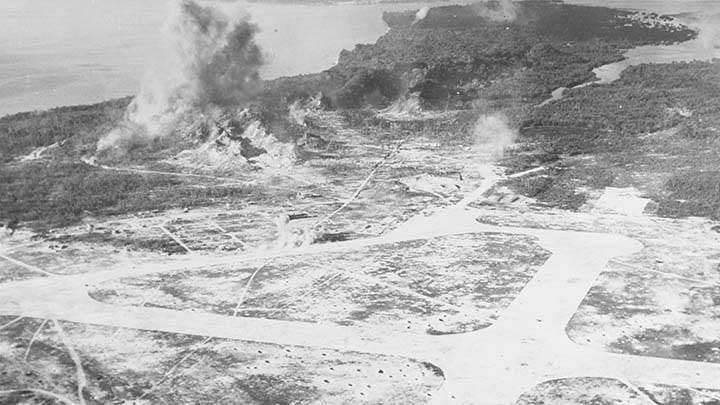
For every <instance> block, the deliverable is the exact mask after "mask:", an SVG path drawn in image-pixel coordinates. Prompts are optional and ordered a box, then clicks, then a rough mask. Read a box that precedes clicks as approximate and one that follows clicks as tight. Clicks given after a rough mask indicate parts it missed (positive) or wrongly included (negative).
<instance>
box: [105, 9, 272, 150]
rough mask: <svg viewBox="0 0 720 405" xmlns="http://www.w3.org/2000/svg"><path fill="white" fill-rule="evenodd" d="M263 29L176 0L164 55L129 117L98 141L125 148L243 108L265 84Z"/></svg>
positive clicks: (242, 17) (165, 31)
mask: <svg viewBox="0 0 720 405" xmlns="http://www.w3.org/2000/svg"><path fill="white" fill-rule="evenodd" d="M256 31H257V28H256V27H255V26H254V25H253V24H251V23H250V22H249V16H248V15H247V14H244V13H242V15H240V16H238V17H234V18H231V17H230V16H228V15H225V14H223V13H221V12H220V11H218V10H216V9H213V8H210V7H203V6H200V5H198V4H197V3H195V2H194V1H193V0H174V1H173V3H172V11H171V13H170V15H169V18H168V19H167V21H166V23H165V25H164V27H163V34H164V35H163V37H164V49H165V51H166V52H165V53H166V54H163V55H158V59H159V60H158V61H157V62H156V63H155V66H153V67H152V68H151V69H150V70H149V71H148V73H147V75H146V77H145V79H144V81H143V83H142V87H141V90H140V93H139V94H138V96H137V97H136V98H135V100H134V101H133V102H132V104H131V105H130V106H129V107H128V110H127V112H126V117H125V120H124V122H123V123H122V124H121V125H120V126H119V127H118V128H116V129H115V130H114V131H112V132H111V133H109V134H108V135H107V136H106V137H104V138H103V139H101V140H100V141H99V142H98V150H100V151H102V150H104V149H108V148H111V147H120V148H123V147H125V146H127V145H128V144H132V143H138V142H147V141H149V140H152V139H155V138H160V137H165V136H169V135H171V134H172V133H173V132H175V131H177V130H178V128H179V127H182V126H183V123H186V124H187V122H190V123H196V120H197V117H199V116H205V115H212V112H213V110H217V109H221V108H227V107H235V108H240V107H242V106H243V104H244V103H245V102H247V101H248V100H249V99H250V98H251V97H252V96H253V95H255V94H256V92H257V91H258V90H259V87H260V76H259V73H258V69H259V68H260V66H261V64H262V53H261V51H260V48H259V47H258V46H257V45H256V44H255V42H254V36H255V33H256Z"/></svg>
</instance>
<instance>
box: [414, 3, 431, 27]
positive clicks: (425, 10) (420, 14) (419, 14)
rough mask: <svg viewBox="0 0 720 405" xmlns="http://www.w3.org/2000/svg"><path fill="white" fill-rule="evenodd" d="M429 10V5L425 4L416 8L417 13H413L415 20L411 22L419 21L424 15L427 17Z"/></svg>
mask: <svg viewBox="0 0 720 405" xmlns="http://www.w3.org/2000/svg"><path fill="white" fill-rule="evenodd" d="M429 11H430V7H427V6H425V7H423V8H421V9H420V10H418V11H417V13H415V21H413V24H416V23H418V22H419V21H422V20H424V19H425V17H427V15H428V12H429Z"/></svg>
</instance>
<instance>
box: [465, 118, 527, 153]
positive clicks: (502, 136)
mask: <svg viewBox="0 0 720 405" xmlns="http://www.w3.org/2000/svg"><path fill="white" fill-rule="evenodd" d="M473 136H474V141H475V150H477V151H478V152H482V153H484V154H488V155H489V156H490V157H491V158H492V159H500V158H502V157H503V155H504V154H505V151H506V150H507V149H508V148H509V147H510V146H511V145H512V144H513V143H514V142H515V139H516V138H517V130H516V129H513V128H512V127H511V126H510V123H509V120H508V118H507V116H505V114H502V113H492V114H487V115H483V116H481V117H480V118H478V120H477V121H476V122H475V126H474V128H473Z"/></svg>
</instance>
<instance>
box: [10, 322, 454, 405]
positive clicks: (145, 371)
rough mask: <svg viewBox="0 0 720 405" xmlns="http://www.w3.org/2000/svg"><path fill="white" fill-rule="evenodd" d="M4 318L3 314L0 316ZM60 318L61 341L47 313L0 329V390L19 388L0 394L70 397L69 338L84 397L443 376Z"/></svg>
mask: <svg viewBox="0 0 720 405" xmlns="http://www.w3.org/2000/svg"><path fill="white" fill-rule="evenodd" d="M9 320H12V318H10V317H0V324H4V323H5V322H7V321H9ZM39 327H41V329H39V333H37V334H36V335H35V337H34V339H33V335H34V333H35V331H37V330H38V328H39ZM60 327H61V328H62V329H63V331H64V333H65V335H66V337H67V339H66V341H65V342H63V341H62V339H60V338H59V337H58V334H57V332H56V330H55V328H54V326H53V322H46V323H43V322H42V321H41V320H36V319H23V320H21V321H18V322H16V323H14V324H12V325H10V326H9V327H6V328H5V329H3V330H2V331H0V359H1V360H2V362H3V364H5V365H6V366H7V367H5V368H4V369H3V370H2V372H0V390H18V391H16V392H12V393H10V394H7V395H5V396H3V397H0V400H2V401H12V400H13V399H17V398H24V399H32V398H37V399H38V401H37V403H44V402H43V401H52V399H53V398H52V396H50V395H47V394H39V393H37V392H30V391H26V390H27V389H36V390H43V391H46V392H50V393H54V394H55V395H60V396H62V397H65V398H68V399H70V400H72V401H77V399H78V397H77V385H76V384H77V380H76V375H77V371H76V365H75V363H74V362H73V360H72V359H71V357H70V356H69V355H68V349H67V346H66V344H69V345H71V346H72V347H73V349H74V350H75V351H76V352H77V353H78V355H79V357H80V360H81V364H82V368H83V369H82V372H83V373H84V375H85V379H86V381H87V383H86V387H85V389H84V390H83V396H84V397H85V400H86V402H87V403H90V404H94V403H110V402H124V401H136V403H143V400H144V401H147V402H148V403H158V402H161V403H162V402H165V403H177V404H185V403H188V404H189V403H197V402H213V403H227V402H241V403H247V404H264V403H280V404H290V403H293V404H306V403H317V402H331V403H378V402H384V401H386V400H390V401H402V402H405V401H411V402H412V403H424V402H426V400H427V398H428V395H427V394H428V393H431V392H433V391H434V390H436V389H437V388H438V387H439V385H440V384H441V382H442V380H443V376H442V372H439V373H438V371H437V370H435V369H434V368H433V367H434V366H432V365H427V364H425V363H420V362H417V361H414V360H410V359H404V358H399V357H390V356H378V355H368V354H359V353H352V352H338V351H331V350H317V349H308V348H302V347H294V346H277V345H270V344H259V343H252V342H244V341H229V340H222V339H217V340H216V339H213V340H207V339H203V338H202V337H199V336H187V335H177V334H171V333H158V332H146V331H138V330H131V329H116V328H111V327H97V326H86V325H80V324H73V323H66V322H60ZM31 340H32V347H31V349H30V350H29V351H28V349H27V348H28V346H29V345H30V341H31ZM26 351H28V353H29V355H28V357H27V359H25V353H26ZM26 360H27V361H26ZM170 370H172V371H171V372H169V371H170ZM24 390H25V391H24ZM48 403H49V402H48Z"/></svg>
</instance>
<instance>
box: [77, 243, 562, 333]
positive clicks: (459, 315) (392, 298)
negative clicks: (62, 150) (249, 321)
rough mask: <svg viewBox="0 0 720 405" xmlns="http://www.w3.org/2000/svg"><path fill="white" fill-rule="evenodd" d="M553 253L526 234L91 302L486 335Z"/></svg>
mask: <svg viewBox="0 0 720 405" xmlns="http://www.w3.org/2000/svg"><path fill="white" fill-rule="evenodd" d="M548 256H549V253H548V252H547V251H545V250H543V249H542V248H540V247H539V246H538V245H537V244H536V243H535V241H534V240H533V239H532V238H530V237H526V236H516V235H506V234H498V233H485V234H466V235H455V236H447V237H440V238H434V239H428V240H416V241H408V242H400V243H392V244H385V245H376V246H372V247H367V248H363V249H359V250H351V251H346V252H342V253H322V254H316V255H300V256H290V257H282V258H276V259H273V260H272V261H270V262H268V263H266V264H265V266H263V267H262V268H261V270H260V271H258V273H257V274H256V275H255V277H254V278H253V281H252V283H251V285H250V288H248V293H247V295H246V296H245V299H244V301H243V302H242V303H241V305H239V306H238V300H239V297H240V296H241V295H242V293H243V291H244V290H245V288H246V286H247V282H248V280H249V278H250V276H251V274H253V273H254V272H255V270H256V269H257V266H254V267H253V266H249V267H245V268H235V267H226V266H223V267H218V268H211V269H204V270H200V271H192V272H190V271H188V272H176V273H172V274H157V275H152V276H145V277H139V278H130V279H119V280H115V281H110V282H105V283H102V284H100V285H96V286H94V287H93V288H92V289H91V290H90V295H91V296H92V297H93V298H95V299H97V300H100V301H103V302H108V303H113V304H121V305H141V304H142V305H153V306H160V307H164V308H172V309H181V310H204V311H209V312H216V313H221V314H226V315H227V314H232V313H233V312H234V310H235V309H236V308H237V309H238V313H239V314H240V315H242V316H250V317H263V318H273V319H286V320H303V321H313V322H325V321H329V322H335V323H339V324H342V325H356V326H361V327H370V326H372V327H375V328H381V329H383V330H387V331H388V332H389V333H390V332H393V331H394V332H398V331H405V332H417V333H430V334H443V333H460V332H467V331H472V330H477V329H481V328H484V327H486V326H488V325H490V324H492V322H493V321H494V320H495V319H497V317H498V316H499V315H500V313H501V311H502V309H503V308H505V307H506V306H507V305H508V304H509V303H510V302H512V300H513V298H514V297H515V295H516V294H517V293H518V292H520V290H521V289H522V288H523V286H524V285H525V283H527V282H528V281H529V280H530V279H531V277H532V276H533V275H534V274H535V271H536V270H537V268H538V267H539V266H540V265H542V264H543V263H544V262H545V260H546V259H547V258H548Z"/></svg>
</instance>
